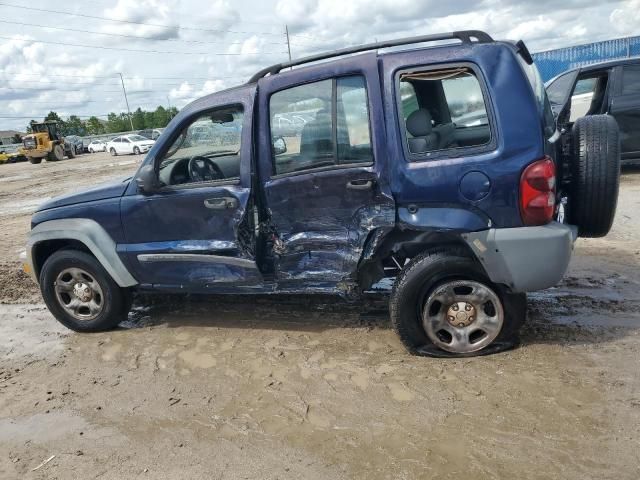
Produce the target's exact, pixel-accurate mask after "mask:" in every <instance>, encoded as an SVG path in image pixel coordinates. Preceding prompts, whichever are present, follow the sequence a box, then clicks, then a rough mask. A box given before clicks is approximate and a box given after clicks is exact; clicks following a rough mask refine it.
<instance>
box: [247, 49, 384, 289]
mask: <svg viewBox="0 0 640 480" xmlns="http://www.w3.org/2000/svg"><path fill="white" fill-rule="evenodd" d="M258 91H259V102H260V109H259V111H260V118H259V123H260V128H259V132H260V135H259V138H258V142H259V144H260V148H259V149H258V150H259V155H260V156H259V175H260V178H261V185H262V186H263V192H262V193H263V195H262V197H263V201H264V203H265V206H266V209H265V211H266V212H267V214H268V219H267V224H268V225H267V228H268V229H269V231H270V232H271V235H272V240H273V247H272V248H273V250H274V251H273V252H271V253H272V254H273V258H274V263H275V265H274V266H275V275H276V279H277V281H278V283H279V284H280V285H285V284H286V283H288V282H292V283H295V284H296V286H299V284H300V282H305V283H307V284H310V285H315V286H322V285H324V284H337V283H340V282H344V283H345V287H346V286H347V285H348V284H349V283H350V282H352V281H353V280H355V272H356V271H357V266H358V263H359V261H360V258H361V255H362V251H363V249H364V247H365V244H366V242H367V240H368V239H369V238H370V237H371V235H372V233H373V232H374V231H376V230H380V229H388V228H389V227H391V226H393V224H394V221H395V210H394V205H393V199H392V197H391V195H390V193H389V187H388V184H387V174H386V171H387V152H386V149H385V142H384V136H385V135H384V121H383V118H382V115H383V114H382V110H381V102H380V84H379V79H378V72H377V67H376V55H375V54H366V55H361V56H359V57H358V59H357V60H355V59H354V58H351V59H349V60H348V61H338V62H335V63H332V64H330V65H318V66H313V67H307V68H303V69H300V70H294V71H292V72H282V73H280V74H277V75H274V76H270V77H266V78H263V79H261V80H260V82H259V88H258ZM289 119H290V120H297V121H298V123H297V124H296V125H297V127H295V128H287V129H281V128H279V125H281V124H283V123H285V122H286V120H289ZM283 120H284V121H283ZM292 123H293V122H292Z"/></svg>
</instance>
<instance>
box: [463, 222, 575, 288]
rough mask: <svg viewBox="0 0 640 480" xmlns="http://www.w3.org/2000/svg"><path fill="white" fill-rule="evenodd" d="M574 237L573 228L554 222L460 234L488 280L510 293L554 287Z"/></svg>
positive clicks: (560, 274)
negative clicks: (498, 284)
mask: <svg viewBox="0 0 640 480" xmlns="http://www.w3.org/2000/svg"><path fill="white" fill-rule="evenodd" d="M576 237H577V229H576V227H574V226H572V225H564V224H561V223H557V222H553V223H550V224H548V225H543V226H539V227H521V228H499V229H495V228H492V229H490V230H484V231H481V232H473V233H468V234H464V235H463V238H464V239H465V241H466V242H467V243H468V244H469V247H471V249H472V250H473V252H474V253H475V254H476V256H477V257H478V259H479V260H480V262H481V263H482V265H483V266H484V269H485V271H486V272H487V275H489V278H490V279H491V281H493V282H494V283H501V284H504V285H507V286H508V287H509V288H510V289H511V291H513V292H531V291H535V290H542V289H544V288H549V287H552V286H554V285H556V284H557V283H558V282H559V281H560V280H561V279H562V276H563V275H564V273H565V272H566V270H567V267H568V266H569V261H570V260H571V254H572V252H573V244H574V242H575V239H576Z"/></svg>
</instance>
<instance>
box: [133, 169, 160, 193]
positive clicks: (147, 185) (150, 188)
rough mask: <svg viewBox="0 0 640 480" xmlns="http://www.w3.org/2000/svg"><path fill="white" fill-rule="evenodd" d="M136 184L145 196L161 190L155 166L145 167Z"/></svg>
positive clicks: (141, 170) (140, 172)
mask: <svg viewBox="0 0 640 480" xmlns="http://www.w3.org/2000/svg"><path fill="white" fill-rule="evenodd" d="M136 183H137V184H138V189H139V190H140V191H141V192H142V193H144V194H145V195H150V194H152V193H154V192H155V191H157V190H158V188H160V182H158V179H157V177H156V172H155V170H154V168H153V165H145V166H144V167H142V168H141V169H140V171H139V172H138V176H137V177H136Z"/></svg>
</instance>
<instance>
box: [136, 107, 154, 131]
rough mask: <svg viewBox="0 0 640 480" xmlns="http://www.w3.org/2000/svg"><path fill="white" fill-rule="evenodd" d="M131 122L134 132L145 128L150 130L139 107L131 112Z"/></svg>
mask: <svg viewBox="0 0 640 480" xmlns="http://www.w3.org/2000/svg"><path fill="white" fill-rule="evenodd" d="M131 120H132V121H133V129H134V130H144V129H145V128H150V127H151V126H150V125H147V124H146V122H145V115H144V112H143V111H142V109H141V108H140V107H138V109H137V110H136V111H135V112H133V115H132V118H131Z"/></svg>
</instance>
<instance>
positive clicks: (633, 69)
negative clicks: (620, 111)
mask: <svg viewBox="0 0 640 480" xmlns="http://www.w3.org/2000/svg"><path fill="white" fill-rule="evenodd" d="M638 93H640V65H625V66H624V67H623V68H622V94H623V95H633V94H638Z"/></svg>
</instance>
